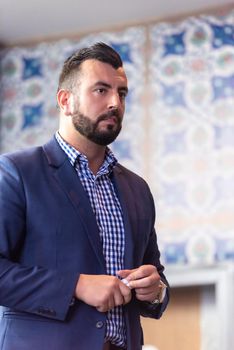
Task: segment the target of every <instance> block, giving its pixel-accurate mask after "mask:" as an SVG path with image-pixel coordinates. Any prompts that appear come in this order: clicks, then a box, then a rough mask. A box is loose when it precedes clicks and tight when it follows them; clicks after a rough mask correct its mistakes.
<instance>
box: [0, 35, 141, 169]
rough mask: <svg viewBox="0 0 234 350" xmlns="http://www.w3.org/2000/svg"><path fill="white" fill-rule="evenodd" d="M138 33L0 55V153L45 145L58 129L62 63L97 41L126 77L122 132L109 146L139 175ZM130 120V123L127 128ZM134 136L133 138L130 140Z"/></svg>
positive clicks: (93, 36)
mask: <svg viewBox="0 0 234 350" xmlns="http://www.w3.org/2000/svg"><path fill="white" fill-rule="evenodd" d="M144 32H145V30H144V28H129V29H127V30H125V31H123V32H118V33H99V34H96V35H89V36H86V37H84V38H82V39H80V40H60V41H56V42H52V43H41V44H38V45H35V46H34V47H15V48H10V49H8V50H5V51H2V52H1V56H0V59H1V61H0V62H1V90H0V93H1V101H2V104H1V152H2V153H3V152H9V151H14V150H16V149H21V148H25V147H28V146H32V145H38V144H42V143H44V142H46V141H47V140H48V139H49V138H50V137H51V136H52V135H53V133H54V132H55V131H56V130H57V128H58V109H57V107H56V90H57V83H58V75H59V72H60V69H61V66H62V64H63V61H64V60H65V59H66V58H67V57H68V56H69V55H70V54H72V53H73V52H74V51H75V50H77V49H79V48H81V47H84V46H88V45H90V44H92V43H94V42H97V41H103V42H106V43H108V44H110V45H111V46H113V47H114V48H115V49H116V50H117V51H118V52H119V53H120V54H121V56H122V59H123V61H124V65H125V69H126V72H127V74H128V78H129V86H130V93H129V95H128V100H127V110H126V114H125V123H124V130H123V131H122V133H121V135H120V136H119V138H118V140H117V141H116V142H115V143H114V145H113V147H112V148H113V150H114V151H115V153H116V155H117V157H118V158H119V159H121V160H122V161H123V162H124V163H125V165H127V166H129V167H131V168H132V169H135V170H137V171H138V172H141V173H142V172H143V167H144V165H143V154H142V152H141V151H139V149H140V147H139V145H140V144H141V142H142V137H143V134H142V130H143V125H142V120H143V119H142V115H143V112H142V108H143V107H142V105H141V104H140V103H139V102H138V101H139V100H140V95H141V93H142V89H143V86H142V84H139V83H138V81H142V80H144V75H145V71H144V70H145V67H144V64H143V54H142V53H143V47H144V41H145V33H144ZM133 120H134V123H133ZM133 135H135V137H133Z"/></svg>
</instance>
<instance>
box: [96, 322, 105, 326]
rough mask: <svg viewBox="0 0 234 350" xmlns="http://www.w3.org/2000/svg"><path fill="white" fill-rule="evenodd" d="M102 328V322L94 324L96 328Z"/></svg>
mask: <svg viewBox="0 0 234 350" xmlns="http://www.w3.org/2000/svg"><path fill="white" fill-rule="evenodd" d="M103 326H104V322H102V321H98V322H97V323H96V328H102V327H103Z"/></svg>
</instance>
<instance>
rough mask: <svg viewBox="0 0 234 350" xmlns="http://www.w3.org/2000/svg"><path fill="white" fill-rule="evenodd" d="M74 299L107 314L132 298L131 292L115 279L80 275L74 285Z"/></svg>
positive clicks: (103, 276) (104, 276)
mask: <svg viewBox="0 0 234 350" xmlns="http://www.w3.org/2000/svg"><path fill="white" fill-rule="evenodd" d="M75 296H76V298H78V299H80V300H82V301H83V302H85V303H86V304H88V305H91V306H94V307H96V309H97V310H98V311H100V312H107V311H108V310H111V309H113V308H114V307H115V306H120V305H125V304H127V303H129V302H130V300H131V298H132V294H131V290H130V289H129V288H128V287H127V286H125V285H124V284H123V283H122V282H121V281H120V280H119V279H118V278H117V277H114V276H108V275H85V274H81V275H80V277H79V280H78V282H77V285H76V290H75Z"/></svg>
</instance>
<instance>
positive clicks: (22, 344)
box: [0, 138, 168, 350]
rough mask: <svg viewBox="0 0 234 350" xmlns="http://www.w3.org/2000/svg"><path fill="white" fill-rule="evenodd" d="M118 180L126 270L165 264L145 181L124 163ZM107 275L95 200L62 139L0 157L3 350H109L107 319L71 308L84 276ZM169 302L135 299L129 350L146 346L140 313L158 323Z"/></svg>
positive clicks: (82, 307) (79, 306)
mask: <svg viewBox="0 0 234 350" xmlns="http://www.w3.org/2000/svg"><path fill="white" fill-rule="evenodd" d="M112 181H113V183H114V186H115V188H116V191H117V195H118V197H119V200H120V203H121V206H122V210H123V215H124V225H125V236H126V238H125V239H126V242H125V268H126V269H132V268H136V267H138V266H140V265H142V264H153V265H155V266H156V267H157V269H158V271H159V273H160V275H161V277H162V280H163V281H164V282H165V283H167V282H166V279H165V276H164V275H163V266H162V265H161V263H160V260H159V259H160V254H159V250H158V247H157V242H156V235H155V231H154V220H155V212H154V203H153V199H152V195H151V193H150V191H149V188H148V186H147V184H146V182H145V181H144V180H143V179H142V178H140V177H139V176H137V175H136V174H134V173H132V172H130V171H129V170H127V169H126V168H124V167H123V166H121V165H119V164H118V165H117V166H116V167H115V169H114V172H113V176H112ZM80 273H84V274H105V273H106V269H105V259H104V256H103V253H102V246H101V242H100V239H99V232H98V227H97V223H96V220H95V216H94V213H93V211H92V208H91V205H90V202H89V199H88V197H87V195H86V193H85V190H84V188H83V186H82V184H81V182H80V180H79V178H78V176H77V174H76V170H75V169H74V168H73V167H72V166H71V164H70V162H69V160H68V158H67V156H66V154H65V153H64V152H63V151H62V149H61V148H60V146H59V145H58V143H57V141H56V140H55V138H53V139H52V140H51V141H50V142H48V143H47V144H45V145H44V146H42V147H35V148H31V149H29V150H25V151H20V152H15V153H11V154H6V155H2V156H0V305H2V306H3V312H2V318H1V323H0V349H2V350H32V349H33V350H42V349H43V350H46V349H48V350H102V347H103V342H104V335H105V320H106V314H105V313H100V312H98V311H97V310H96V308H94V307H91V306H89V305H87V304H85V303H83V302H82V301H79V300H76V301H75V303H74V304H73V305H71V300H72V297H73V293H74V290H75V286H76V283H77V280H78V278H79V274H80ZM167 302H168V296H166V298H165V301H164V303H163V304H161V305H159V306H152V305H150V304H148V303H146V302H139V301H137V300H136V299H135V298H134V297H133V298H132V301H131V302H130V303H129V304H128V305H126V306H124V315H125V320H126V327H127V342H128V350H139V349H141V348H142V342H143V337H142V330H141V325H140V315H144V316H149V317H153V318H159V317H160V316H161V315H162V312H163V311H164V309H165V307H166V305H167Z"/></svg>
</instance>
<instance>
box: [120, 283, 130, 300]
mask: <svg viewBox="0 0 234 350" xmlns="http://www.w3.org/2000/svg"><path fill="white" fill-rule="evenodd" d="M120 292H121V294H122V297H123V299H124V301H123V304H124V305H125V304H127V303H129V302H130V300H131V298H132V292H131V289H129V287H127V286H126V285H125V284H123V283H122V282H121V281H120Z"/></svg>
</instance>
